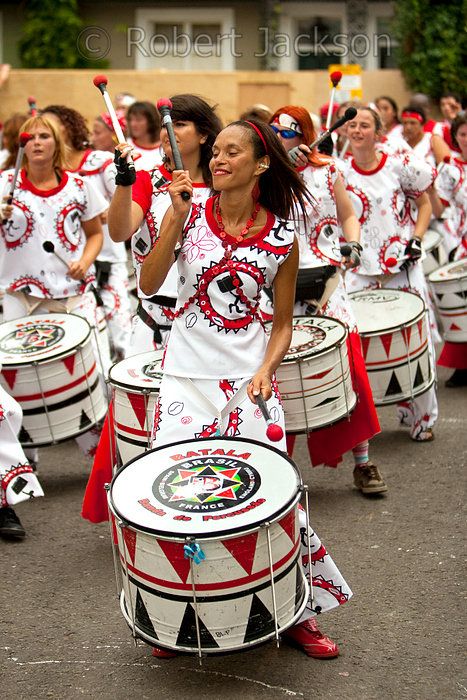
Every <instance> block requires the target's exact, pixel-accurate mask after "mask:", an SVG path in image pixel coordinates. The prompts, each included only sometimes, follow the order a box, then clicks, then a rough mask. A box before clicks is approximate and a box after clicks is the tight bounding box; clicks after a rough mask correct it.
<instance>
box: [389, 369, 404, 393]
mask: <svg viewBox="0 0 467 700" xmlns="http://www.w3.org/2000/svg"><path fill="white" fill-rule="evenodd" d="M401 393H402V387H401V385H400V384H399V380H398V379H397V377H396V373H395V372H393V373H392V376H391V381H390V382H389V385H388V388H387V389H386V393H385V396H392V395H393V394H401Z"/></svg>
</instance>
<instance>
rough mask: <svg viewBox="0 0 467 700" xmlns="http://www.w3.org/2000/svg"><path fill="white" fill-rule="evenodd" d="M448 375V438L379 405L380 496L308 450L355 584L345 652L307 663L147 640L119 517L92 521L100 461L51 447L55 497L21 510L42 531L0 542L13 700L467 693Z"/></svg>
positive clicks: (461, 537)
mask: <svg viewBox="0 0 467 700" xmlns="http://www.w3.org/2000/svg"><path fill="white" fill-rule="evenodd" d="M449 373H450V372H448V371H441V373H440V380H441V381H440V420H439V423H438V425H437V427H436V440H435V441H434V442H433V443H431V444H425V445H420V444H415V443H413V442H411V441H410V440H409V437H408V434H407V432H406V430H405V429H401V428H399V427H398V426H397V423H396V418H395V411H394V410H393V409H392V408H386V409H384V410H382V411H381V412H380V417H381V420H382V425H383V433H382V434H381V435H379V436H378V437H377V438H376V439H375V440H374V441H373V444H372V449H371V456H372V458H373V460H374V461H375V462H376V463H377V464H378V465H379V466H380V467H381V469H382V471H383V473H384V475H385V477H386V480H387V482H388V485H389V489H390V490H389V492H388V495H387V497H385V498H378V499H377V500H369V499H366V498H364V497H363V496H361V495H360V494H359V493H358V492H356V491H355V490H353V488H352V478H351V472H352V464H351V460H350V459H349V458H347V459H346V461H345V463H344V465H343V466H341V467H340V468H339V469H338V470H331V469H314V470H312V469H311V468H310V466H309V464H308V459H307V453H306V451H305V449H304V447H305V445H304V440H303V439H300V440H299V446H298V449H297V451H296V454H295V458H296V460H297V461H298V463H299V465H300V467H301V469H302V474H303V477H304V479H305V481H306V482H307V483H308V484H309V485H310V488H311V496H312V497H311V510H312V523H313V525H314V527H315V528H316V531H317V532H318V534H319V535H320V537H321V538H322V539H323V541H324V543H325V545H326V547H327V548H328V550H329V551H330V553H331V554H332V556H333V557H334V559H335V561H336V563H337V564H338V566H339V567H340V569H341V571H342V573H343V574H344V576H345V577H346V579H347V581H348V582H349V584H350V586H351V587H352V589H353V591H354V598H353V599H352V600H351V602H350V603H349V604H348V605H345V606H344V607H342V608H341V609H339V610H337V611H333V612H331V613H329V614H328V615H324V616H323V617H322V618H320V626H321V628H322V630H323V631H325V632H326V633H327V634H329V636H331V637H332V638H333V639H335V640H336V641H337V642H338V643H339V645H340V649H341V655H340V657H339V658H338V659H336V660H331V661H317V660H313V659H308V658H307V657H306V656H305V655H304V654H303V653H302V652H300V651H298V650H296V649H292V648H290V647H288V646H287V645H286V644H283V645H282V646H281V648H280V649H279V650H277V649H276V648H275V646H274V644H272V643H271V644H268V645H266V646H263V647H260V648H257V649H253V650H250V651H248V652H244V653H242V654H231V655H226V656H222V657H210V658H207V659H206V660H205V661H204V663H203V666H202V667H201V668H200V667H199V665H198V662H197V660H196V659H195V658H193V657H190V656H179V657H178V658H176V659H173V660H169V661H162V660H156V659H153V658H152V657H151V655H150V651H149V648H148V647H147V646H146V645H144V644H143V643H140V644H139V645H138V646H137V647H135V646H134V644H133V641H132V639H131V636H130V632H129V630H128V628H127V626H126V623H125V622H124V620H123V618H122V616H121V614H120V610H119V606H118V603H117V599H116V592H115V584H114V573H113V563H112V555H111V549H110V545H109V536H108V527H107V525H106V524H102V525H97V526H96V525H91V524H90V523H88V522H86V521H83V520H82V519H81V518H80V508H81V500H82V495H83V492H84V488H85V484H86V481H87V474H88V470H89V465H85V464H84V463H83V459H82V456H81V453H80V452H79V451H78V448H77V447H76V446H75V443H74V442H69V443H66V444H64V445H60V446H56V447H53V448H47V449H43V450H41V455H40V472H39V473H40V478H41V482H42V486H43V487H44V490H45V492H46V498H43V499H38V500H37V501H35V502H32V503H26V504H22V505H21V506H20V507H18V514H19V515H20V517H21V519H22V521H23V524H24V525H25V527H26V529H27V532H28V537H27V538H26V539H25V541H24V542H20V543H12V542H5V541H0V559H1V563H2V564H1V568H2V578H3V580H2V615H1V623H0V631H1V644H0V646H1V650H0V658H1V669H2V674H1V675H2V681H1V686H0V688H1V690H0V696H1V697H2V698H4V699H5V700H16V699H23V698H24V699H26V698H27V699H28V700H29V699H35V698H54V699H57V700H58V699H60V700H62V699H63V700H68V699H70V700H74V699H75V698H82V697H86V698H96V699H99V700H107V699H109V700H110V699H112V700H125V699H127V698H128V699H130V698H135V699H137V700H141V699H143V698H151V699H152V698H158V699H159V700H165V699H167V700H185V699H188V698H190V700H191V699H193V700H198V699H203V700H208V699H211V698H212V699H218V698H222V699H223V700H233V699H234V698H235V699H236V698H238V697H240V696H241V697H242V698H243V700H250V699H252V698H255V699H256V698H257V699H258V700H259V699H260V698H267V699H268V700H272V699H276V698H277V699H280V698H287V697H290V698H313V699H316V700H320V699H321V698H323V699H324V698H333V700H354V699H355V700H357V699H358V700H389V699H393V698H394V699H397V700H402V699H405V698H410V699H411V700H435V699H436V700H451V699H457V698H467V664H466V659H465V654H464V653H465V637H464V636H463V633H464V628H465V588H464V591H463V590H462V585H463V584H465V567H464V563H463V562H464V561H465V544H464V542H465V508H464V503H465V484H466V480H465V466H466V452H467V437H466V434H467V411H466V394H467V392H465V390H464V391H463V390H458V389H454V390H453V389H446V388H445V387H444V380H445V379H446V377H447V376H448V375H449Z"/></svg>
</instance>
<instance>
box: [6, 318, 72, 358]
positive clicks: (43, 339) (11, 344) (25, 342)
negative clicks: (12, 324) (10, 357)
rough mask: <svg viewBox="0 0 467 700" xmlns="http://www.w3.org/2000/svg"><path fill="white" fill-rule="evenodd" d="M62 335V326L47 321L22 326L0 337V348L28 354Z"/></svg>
mask: <svg viewBox="0 0 467 700" xmlns="http://www.w3.org/2000/svg"><path fill="white" fill-rule="evenodd" d="M64 335H65V331H64V330H63V328H60V326H53V325H52V324H48V323H37V324H35V325H33V326H23V327H22V328H18V329H17V330H15V331H13V332H12V333H8V335H5V336H4V337H3V338H1V339H0V350H3V352H8V353H14V354H17V355H29V354H30V353H33V352H37V351H38V350H44V349H45V348H50V347H52V345H55V344H56V343H58V342H59V340H61V339H62V338H63V336H64Z"/></svg>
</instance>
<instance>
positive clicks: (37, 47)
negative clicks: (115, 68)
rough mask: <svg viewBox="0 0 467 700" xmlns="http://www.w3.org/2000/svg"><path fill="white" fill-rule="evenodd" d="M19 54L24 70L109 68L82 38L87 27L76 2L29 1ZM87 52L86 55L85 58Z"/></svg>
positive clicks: (73, 0) (59, 0)
mask: <svg viewBox="0 0 467 700" xmlns="http://www.w3.org/2000/svg"><path fill="white" fill-rule="evenodd" d="M26 8H27V13H26V21H25V22H24V25H23V35H22V38H21V39H20V41H19V54H20V57H21V64H22V67H23V68H96V67H98V68H105V67H106V65H107V62H106V61H95V60H94V61H93V60H92V59H91V58H90V57H89V56H87V55H86V54H85V53H84V52H83V50H82V45H81V44H80V50H78V38H79V36H80V32H82V31H83V29H84V28H85V24H84V23H83V21H82V20H81V18H80V17H79V14H78V3H77V1H76V0H28V1H27V3H26ZM83 53H84V55H83Z"/></svg>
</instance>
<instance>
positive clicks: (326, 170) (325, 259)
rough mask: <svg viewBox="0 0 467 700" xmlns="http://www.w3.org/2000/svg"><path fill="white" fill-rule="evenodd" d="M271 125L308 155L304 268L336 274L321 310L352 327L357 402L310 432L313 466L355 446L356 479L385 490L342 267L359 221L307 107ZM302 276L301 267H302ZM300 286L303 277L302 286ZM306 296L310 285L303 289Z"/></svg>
mask: <svg viewBox="0 0 467 700" xmlns="http://www.w3.org/2000/svg"><path fill="white" fill-rule="evenodd" d="M271 125H272V128H273V129H274V131H275V132H276V133H277V136H278V138H279V140H280V141H281V143H282V145H283V146H284V148H285V149H286V151H289V150H290V149H291V148H295V147H297V146H300V150H302V153H304V154H305V157H306V161H305V165H303V166H301V167H299V168H298V170H299V172H300V176H301V178H302V180H303V182H304V183H305V185H306V187H307V190H308V192H309V194H310V196H311V198H312V202H313V203H312V204H310V203H308V202H307V203H306V218H305V219H304V218H300V217H298V221H297V227H296V233H297V238H298V241H299V248H300V261H299V269H300V271H302V270H303V272H304V274H306V271H308V272H309V273H315V274H320V275H322V276H326V275H327V276H328V277H329V282H328V283H331V281H332V280H334V278H337V280H338V282H336V286H335V289H334V291H333V292H332V294H331V296H330V297H329V300H327V301H326V303H325V305H324V307H322V308H321V309H320V312H321V313H324V314H325V315H326V316H330V317H331V318H337V319H338V320H339V321H342V322H343V323H344V324H345V325H346V326H347V328H348V330H349V337H348V341H347V343H348V352H349V357H350V358H351V362H350V367H351V372H352V375H353V376H352V380H353V384H354V387H355V390H356V392H357V394H358V398H359V401H358V405H357V407H356V409H355V410H354V411H353V413H352V414H351V415H350V419H349V420H344V421H340V422H338V423H335V424H334V425H332V426H330V427H327V428H322V429H320V430H319V429H318V430H316V431H313V432H312V433H310V434H309V436H308V439H307V443H308V450H309V453H310V459H311V462H312V464H313V465H314V466H317V465H319V464H326V465H328V466H337V463H338V462H340V461H341V458H342V455H343V454H344V453H345V452H348V451H349V450H353V454H354V459H355V469H354V481H355V485H356V487H357V488H358V489H360V490H361V491H362V493H364V494H366V495H371V494H380V493H383V492H385V491H386V490H387V486H386V484H385V482H384V479H383V477H382V476H381V473H380V471H379V469H378V467H377V466H376V465H374V464H373V463H372V462H370V460H369V457H368V440H370V439H371V438H372V437H373V436H374V435H375V434H376V433H378V432H379V430H380V427H379V422H378V416H377V414H376V410H375V407H374V403H373V397H372V393H371V387H370V384H369V381H368V376H367V372H366V369H365V363H364V361H363V357H362V352H361V344H360V337H359V335H358V331H357V325H356V322H355V319H354V317H353V314H352V310H351V307H350V302H349V299H348V296H347V294H346V291H345V287H344V282H343V280H342V277H341V276H340V274H339V268H341V267H355V266H356V265H357V264H358V263H359V261H360V252H361V246H360V243H359V240H360V225H359V223H358V220H357V217H356V215H355V212H354V210H353V208H352V204H351V202H350V199H349V196H348V194H347V192H346V190H345V185H344V183H343V180H342V178H341V176H340V174H339V172H338V170H337V168H336V166H335V164H334V163H333V161H332V160H331V159H330V158H328V157H326V156H323V155H321V154H319V153H318V152H317V150H316V149H314V150H313V151H310V149H309V148H308V147H307V146H306V144H308V143H312V142H313V141H314V140H315V138H316V134H315V130H314V128H313V124H312V121H311V119H310V116H309V114H308V112H307V110H306V109H305V108H304V107H296V106H291V105H289V106H286V107H281V108H280V109H278V110H277V111H276V112H275V114H274V115H273V116H272V118H271ZM340 227H342V231H343V234H344V239H345V242H346V243H347V244H348V245H347V248H348V251H347V257H346V258H345V260H344V259H343V257H342V254H341V250H340V246H339V232H340ZM299 280H300V272H299ZM299 286H300V281H299V283H298V285H297V287H299ZM303 292H304V294H305V296H306V290H303ZM298 296H299V297H300V300H296V303H295V308H294V315H295V316H306V315H308V314H309V313H316V308H312V309H310V304H309V303H308V302H307V301H304V300H303V299H304V296H303V294H302V293H301V292H300V293H298ZM287 437H288V448H289V452H291V450H292V449H293V443H294V436H292V435H288V436H287Z"/></svg>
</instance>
